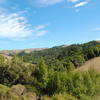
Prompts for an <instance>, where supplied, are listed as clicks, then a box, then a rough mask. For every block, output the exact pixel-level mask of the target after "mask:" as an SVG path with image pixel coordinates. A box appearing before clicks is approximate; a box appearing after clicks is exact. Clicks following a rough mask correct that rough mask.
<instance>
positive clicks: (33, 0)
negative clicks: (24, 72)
mask: <svg viewBox="0 0 100 100" xmlns="http://www.w3.org/2000/svg"><path fill="white" fill-rule="evenodd" d="M98 39H100V0H0V50H3V49H23V48H41V47H52V46H56V45H63V44H73V43H83V42H87V41H91V40H98Z"/></svg>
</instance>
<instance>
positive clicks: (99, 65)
mask: <svg viewBox="0 0 100 100" xmlns="http://www.w3.org/2000/svg"><path fill="white" fill-rule="evenodd" d="M90 68H94V69H96V70H97V71H99V72H100V57H96V58H94V59H91V60H89V61H87V62H86V63H85V64H84V65H82V66H81V67H80V68H78V69H76V71H78V70H81V71H88V70H89V69H90Z"/></svg>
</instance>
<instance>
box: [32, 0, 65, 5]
mask: <svg viewBox="0 0 100 100" xmlns="http://www.w3.org/2000/svg"><path fill="white" fill-rule="evenodd" d="M63 1H64V0H34V2H36V3H37V4H39V5H41V6H48V5H54V4H57V3H60V2H63Z"/></svg>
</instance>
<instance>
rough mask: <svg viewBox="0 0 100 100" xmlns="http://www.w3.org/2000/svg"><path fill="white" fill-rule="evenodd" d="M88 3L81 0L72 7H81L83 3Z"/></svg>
mask: <svg viewBox="0 0 100 100" xmlns="http://www.w3.org/2000/svg"><path fill="white" fill-rule="evenodd" d="M88 3H89V2H88V1H83V2H80V3H78V4H75V5H74V7H75V8H77V7H82V6H84V5H86V4H88Z"/></svg>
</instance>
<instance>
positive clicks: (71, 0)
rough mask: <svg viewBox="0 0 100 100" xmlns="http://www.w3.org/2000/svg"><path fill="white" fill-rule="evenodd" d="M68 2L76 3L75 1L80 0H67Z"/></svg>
mask: <svg viewBox="0 0 100 100" xmlns="http://www.w3.org/2000/svg"><path fill="white" fill-rule="evenodd" d="M67 1H68V2H72V3H75V2H78V1H80V0H67Z"/></svg>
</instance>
